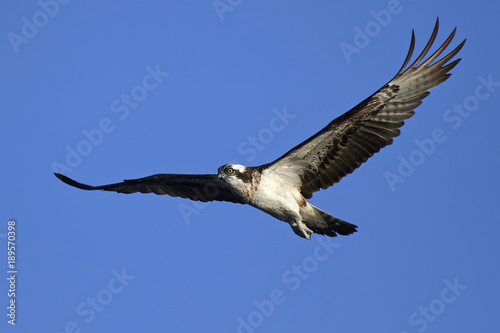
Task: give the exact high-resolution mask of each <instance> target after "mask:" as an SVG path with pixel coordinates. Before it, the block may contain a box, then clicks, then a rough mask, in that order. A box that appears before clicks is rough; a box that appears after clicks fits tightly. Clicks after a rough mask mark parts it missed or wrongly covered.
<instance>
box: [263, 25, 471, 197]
mask: <svg viewBox="0 0 500 333" xmlns="http://www.w3.org/2000/svg"><path fill="white" fill-rule="evenodd" d="M438 27H439V19H438V20H437V21H436V25H435V27H434V30H433V32H432V35H431V38H430V40H429V41H428V43H427V45H426V46H425V48H424V50H423V51H422V53H421V54H420V55H419V56H418V57H417V59H416V60H415V61H414V62H413V63H412V64H411V65H410V66H408V68H406V66H407V65H408V63H409V61H410V58H411V56H412V54H413V49H414V46H415V34H414V32H412V38H411V43H410V50H409V51H408V55H407V56H406V59H405V61H404V63H403V66H401V69H400V70H399V71H398V73H397V74H396V76H395V77H394V78H393V79H392V80H391V81H389V82H388V83H387V84H386V85H385V86H383V87H382V88H380V89H379V90H378V91H377V92H375V93H374V94H373V95H371V96H370V97H368V98H367V99H365V100H364V101H362V102H361V103H359V104H358V105H357V106H355V107H354V108H353V109H351V110H350V111H348V112H346V113H345V114H343V115H341V116H340V117H338V118H337V119H335V120H333V121H332V122H331V123H329V124H328V125H327V126H326V127H325V128H323V129H322V130H321V131H320V132H318V133H316V134H315V135H314V136H312V137H311V138H309V139H308V140H306V141H305V142H303V143H301V144H299V145H298V146H296V147H295V148H293V149H292V150H290V151H289V152H287V153H286V154H285V155H283V156H282V157H280V158H279V159H277V160H276V161H274V162H272V163H269V164H266V165H262V166H260V168H261V171H262V172H266V169H267V171H268V172H274V173H284V174H286V173H287V172H288V174H289V176H290V175H291V174H292V173H295V174H296V175H298V178H297V186H298V187H299V188H300V190H301V192H302V195H303V196H304V197H305V198H307V199H308V198H310V197H312V194H313V192H316V191H318V190H319V189H321V188H322V189H326V188H328V187H329V186H331V185H333V184H335V183H337V182H338V181H340V180H341V179H342V178H343V177H344V176H346V175H348V174H350V173H351V172H353V171H354V170H355V169H356V168H358V167H359V166H360V165H361V164H362V163H364V162H366V160H368V158H370V157H371V156H373V154H375V153H377V152H378V151H379V150H380V149H381V148H383V147H385V146H387V145H390V144H391V143H392V140H393V138H395V137H396V136H398V135H399V134H400V130H399V128H400V127H401V126H403V125H404V121H405V120H406V119H408V118H410V117H411V116H413V114H414V112H413V110H414V109H415V108H416V107H417V106H419V105H420V104H421V103H422V99H424V98H425V97H427V95H429V92H428V90H429V89H431V88H433V87H436V86H437V85H439V84H440V83H442V82H444V81H445V80H446V79H447V78H448V77H449V76H450V75H451V74H449V73H448V72H449V71H450V70H451V69H452V68H453V67H455V66H456V65H457V64H458V62H459V61H460V59H456V60H454V61H452V62H449V61H450V60H452V58H453V57H454V56H455V55H456V54H457V53H458V51H460V49H461V48H462V46H463V45H464V43H465V40H464V41H463V42H462V43H460V45H458V46H457V47H456V48H455V49H454V50H453V51H451V52H450V53H449V54H447V55H446V56H444V57H442V58H441V59H440V60H438V61H436V62H434V63H433V64H431V63H432V62H433V61H435V60H436V58H437V57H439V56H440V55H441V54H442V53H443V52H444V50H445V49H446V48H447V47H448V45H449V44H450V42H451V40H452V39H453V37H454V35H455V31H456V28H455V29H454V30H453V32H452V33H451V34H450V36H449V37H448V38H447V39H446V40H445V42H444V43H443V45H441V46H440V47H439V48H438V49H437V50H436V51H435V52H434V53H433V54H432V55H431V56H430V57H428V58H427V59H426V60H424V61H423V62H422V60H423V59H424V57H425V56H426V55H427V53H428V52H429V49H430V48H431V46H432V44H433V43H434V40H435V39H436V35H437V32H438ZM405 68H406V69H405Z"/></svg>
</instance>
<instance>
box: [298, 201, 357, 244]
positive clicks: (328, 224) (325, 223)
mask: <svg viewBox="0 0 500 333" xmlns="http://www.w3.org/2000/svg"><path fill="white" fill-rule="evenodd" d="M311 207H312V208H313V210H314V219H310V220H312V221H303V222H304V223H305V224H306V225H307V227H308V228H309V229H311V230H312V231H313V232H314V233H317V234H320V235H326V236H330V237H335V236H337V234H340V235H343V236H347V235H350V234H352V233H354V232H356V231H357V230H356V228H357V227H358V226H357V225H354V224H352V223H349V222H346V221H344V220H341V219H339V218H337V217H335V216H331V215H330V214H328V213H325V212H324V211H322V210H321V209H319V208H317V207H315V206H313V205H311ZM308 220H309V219H308Z"/></svg>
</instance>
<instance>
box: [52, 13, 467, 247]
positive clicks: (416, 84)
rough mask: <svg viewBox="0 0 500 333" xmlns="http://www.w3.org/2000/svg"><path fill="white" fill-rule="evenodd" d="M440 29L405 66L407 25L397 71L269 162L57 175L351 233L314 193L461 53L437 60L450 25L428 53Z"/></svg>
mask: <svg viewBox="0 0 500 333" xmlns="http://www.w3.org/2000/svg"><path fill="white" fill-rule="evenodd" d="M438 28H439V19H438V20H436V25H435V27H434V30H433V31H432V34H431V37H430V39H429V41H428V42H427V44H426V46H425V47H424V49H423V51H422V52H421V54H420V55H419V56H418V57H417V58H416V59H415V61H413V63H411V65H409V66H408V64H409V62H410V59H411V57H412V54H413V49H414V47H415V34H414V32H413V31H412V36H411V43H410V49H409V51H408V54H407V56H406V59H405V61H404V62H403V65H402V66H401V68H400V69H399V71H398V72H397V74H396V75H395V76H394V77H393V78H392V79H391V80H390V81H389V82H388V83H387V84H386V85H384V86H383V87H382V88H380V89H379V90H377V91H376V92H375V93H374V94H373V95H371V96H370V97H368V98H367V99H365V100H364V101H362V102H361V103H359V104H358V105H356V106H355V107H354V108H352V109H351V110H349V111H348V112H346V113H344V114H343V115H341V116H340V117H338V118H336V119H334V120H333V121H332V122H330V123H329V124H328V125H326V127H324V128H323V129H322V130H320V131H319V132H318V133H316V134H314V135H313V136H312V137H310V138H309V139H307V140H306V141H304V142H302V143H301V144H299V145H298V146H296V147H294V148H292V149H291V150H290V151H288V152H287V153H286V154H284V155H283V156H281V157H279V158H278V159H276V160H275V161H273V162H271V163H267V164H264V165H260V166H256V167H248V166H244V165H240V164H226V165H223V166H221V167H220V168H219V169H218V172H217V174H204V175H203V174H156V175H152V176H149V177H144V178H139V179H130V180H124V181H123V182H120V183H115V184H109V185H101V186H90V185H86V184H82V183H78V182H76V181H74V180H72V179H70V178H68V177H66V176H64V175H61V174H59V173H55V175H56V176H57V178H59V179H60V180H61V181H63V182H65V183H66V184H68V185H71V186H74V187H77V188H80V189H83V190H104V191H113V192H118V193H135V192H141V193H155V194H167V195H170V196H172V197H181V198H187V199H191V200H196V201H202V202H208V201H228V202H233V203H239V204H248V205H250V206H253V207H255V208H257V209H260V210H262V211H264V212H266V213H268V214H269V215H271V216H273V217H275V218H277V219H278V220H281V221H284V222H287V223H289V224H290V226H291V227H292V230H293V231H294V232H295V233H296V234H297V235H298V236H300V237H303V238H306V239H310V238H311V234H313V233H317V234H321V235H326V236H330V237H334V236H336V235H337V234H340V235H350V234H352V233H354V232H355V231H357V230H356V228H357V226H356V225H354V224H351V223H349V222H346V221H343V220H341V219H339V218H337V217H334V216H332V215H329V214H328V213H326V212H324V211H322V210H321V209H319V208H317V207H315V206H313V205H311V204H310V203H309V202H307V201H306V199H310V198H311V197H312V195H313V193H314V192H316V191H319V190H320V189H326V188H328V187H330V186H332V185H333V184H335V183H337V182H339V181H340V180H341V179H342V178H343V177H345V176H347V175H348V174H350V173H351V172H353V171H354V170H356V169H357V168H358V167H359V166H360V165H361V164H362V163H364V162H366V161H367V160H368V159H369V158H370V157H371V156H373V154H375V153H377V152H378V151H379V150H380V149H381V148H383V147H385V146H387V145H390V144H391V143H392V140H393V138H395V137H397V136H398V135H399V134H400V127H402V126H403V125H404V121H405V120H407V119H408V118H410V117H411V116H413V114H414V111H413V110H414V109H415V108H416V107H417V106H419V105H420V104H421V103H422V100H423V99H424V98H425V97H427V95H429V91H428V90H429V89H431V88H434V87H436V86H438V85H439V84H441V83H442V82H444V81H445V80H446V79H448V77H450V75H451V74H449V73H448V72H449V71H450V70H451V69H453V67H455V66H456V65H457V64H458V63H459V62H460V60H461V59H456V60H453V61H452V59H453V58H454V57H455V55H456V54H457V53H458V52H459V51H460V49H461V48H462V47H463V45H464V43H465V40H464V41H462V42H461V43H460V44H459V45H458V46H457V47H456V48H455V49H453V50H452V51H451V52H450V53H448V54H447V55H445V56H443V57H442V58H441V59H439V60H437V61H436V59H437V58H438V57H440V56H441V54H442V53H443V52H444V51H445V50H446V48H447V47H448V45H449V44H450V43H451V41H452V39H453V37H454V35H455V31H456V28H455V29H454V30H453V31H452V33H451V34H450V35H449V36H448V38H447V39H446V40H445V41H444V43H443V44H442V45H441V46H440V47H439V48H438V49H437V50H436V51H435V52H434V53H433V54H432V55H430V56H428V57H427V58H426V56H427V54H428V52H429V50H430V49H431V47H432V45H433V43H434V40H435V39H436V36H437V33H438Z"/></svg>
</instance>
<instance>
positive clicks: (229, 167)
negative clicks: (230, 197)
mask: <svg viewBox="0 0 500 333" xmlns="http://www.w3.org/2000/svg"><path fill="white" fill-rule="evenodd" d="M217 176H218V177H219V179H220V180H222V181H223V182H225V183H226V184H227V185H229V187H230V188H231V190H232V191H233V192H234V193H236V194H238V195H240V196H243V197H245V196H247V195H248V190H249V187H251V186H252V182H253V174H252V170H251V168H248V167H246V166H244V165H241V164H225V165H223V166H221V167H220V168H219V171H218V174H217Z"/></svg>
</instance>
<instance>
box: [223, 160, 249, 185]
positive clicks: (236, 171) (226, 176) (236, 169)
mask: <svg viewBox="0 0 500 333" xmlns="http://www.w3.org/2000/svg"><path fill="white" fill-rule="evenodd" d="M246 171H247V167H246V166H244V165H241V164H224V165H223V166H221V167H220V168H219V172H218V173H217V176H218V177H219V179H221V180H224V181H226V182H227V183H230V182H231V181H232V180H233V181H234V180H235V179H240V180H241V176H242V175H243V174H244V173H246Z"/></svg>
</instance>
